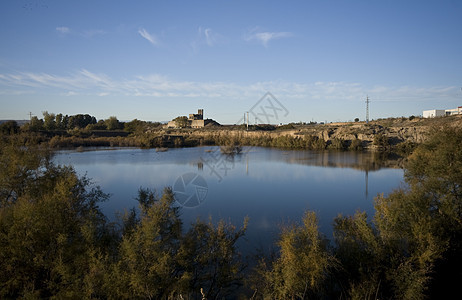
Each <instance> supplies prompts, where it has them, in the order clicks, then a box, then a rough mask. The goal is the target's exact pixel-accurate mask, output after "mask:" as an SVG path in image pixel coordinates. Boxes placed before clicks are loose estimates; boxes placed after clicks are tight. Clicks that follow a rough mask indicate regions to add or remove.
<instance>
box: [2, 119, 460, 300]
mask: <svg viewBox="0 0 462 300" xmlns="http://www.w3.org/2000/svg"><path fill="white" fill-rule="evenodd" d="M17 132H18V131H17V130H14V129H13V130H11V129H9V130H8V131H5V132H4V135H2V136H1V143H0V197H1V198H0V269H1V270H2V272H0V297H1V298H7V299H8V298H20V297H24V298H48V297H51V298H111V299H112V298H117V299H127V298H130V299H132V298H134V299H146V298H148V299H201V298H202V297H203V295H205V297H206V298H207V299H217V298H222V297H227V296H228V297H236V296H237V295H239V293H241V292H238V287H239V286H241V285H243V284H244V283H245V284H246V286H247V290H250V291H251V292H250V295H252V296H253V298H258V299H308V298H315V299H317V298H326V299H329V298H332V299H338V298H344V299H377V298H379V299H422V298H426V297H430V298H434V297H440V298H444V297H445V296H446V295H448V296H449V295H451V294H452V293H456V292H457V291H458V285H457V283H459V282H460V281H461V279H462V275H461V270H462V260H461V257H462V255H461V254H462V221H461V220H462V190H461V183H462V130H461V129H455V128H449V129H448V128H446V129H444V128H442V129H439V130H435V131H434V132H433V133H432V134H431V136H430V137H429V138H428V139H427V141H426V142H425V143H423V144H422V145H420V146H419V147H418V148H417V149H416V150H415V151H414V152H413V154H412V155H410V156H409V157H408V163H407V167H406V171H405V180H406V183H407V184H408V185H407V186H406V187H403V188H401V189H398V190H396V191H395V192H393V193H391V194H390V195H388V196H387V197H384V196H378V197H377V198H376V199H375V215H374V216H372V217H371V218H369V217H368V216H367V215H366V214H365V213H363V212H359V211H358V212H357V213H356V214H355V215H353V216H342V215H339V216H338V217H337V218H336V219H335V220H334V240H333V241H331V242H329V241H328V240H327V239H326V238H325V237H323V236H322V234H320V232H319V230H318V225H317V218H316V215H315V213H313V212H306V214H305V216H304V218H303V220H302V224H299V225H297V224H292V225H289V226H286V227H285V228H284V229H283V230H282V231H281V234H280V238H279V241H278V243H277V247H278V249H279V251H278V253H276V254H275V255H274V257H273V258H266V257H260V258H259V259H258V261H257V264H256V267H255V268H254V269H253V270H247V272H245V273H244V272H243V269H244V267H245V263H244V261H243V259H242V258H241V257H240V255H239V251H238V249H237V248H236V242H237V241H238V240H239V239H240V238H241V237H242V236H243V235H244V234H245V230H246V228H247V221H246V220H244V224H243V225H242V227H241V228H236V227H235V226H233V225H232V224H228V223H225V222H223V221H219V222H218V223H217V224H214V222H212V220H209V221H208V222H204V221H202V220H198V221H197V222H195V223H193V224H191V226H190V227H189V230H188V231H185V230H184V228H183V224H182V222H181V218H180V210H179V208H178V207H176V206H175V205H174V197H173V194H172V191H171V190H170V189H168V188H167V189H165V190H164V192H163V194H162V196H160V197H158V196H157V195H156V194H155V193H154V192H152V191H150V190H148V189H141V188H140V190H139V193H138V202H139V213H137V212H136V211H135V210H134V209H132V210H130V211H126V212H124V213H122V214H121V216H120V220H119V222H117V223H111V222H108V221H107V218H106V217H105V216H104V215H103V214H102V213H101V211H100V210H99V208H98V203H99V202H100V201H104V200H106V199H107V198H108V195H107V194H104V193H103V192H102V191H101V190H100V189H99V188H98V187H94V186H93V185H92V184H91V181H90V180H89V179H87V178H85V177H78V176H77V175H76V173H75V171H74V170H73V168H72V167H67V166H57V165H55V164H53V163H52V161H51V153H49V152H48V151H47V150H46V149H44V148H41V147H40V146H38V144H39V143H38V141H37V140H34V139H33V138H31V136H29V135H21V134H17ZM201 289H202V293H201ZM247 297H248V296H247Z"/></svg>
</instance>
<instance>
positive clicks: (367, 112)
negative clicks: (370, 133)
mask: <svg viewBox="0 0 462 300" xmlns="http://www.w3.org/2000/svg"><path fill="white" fill-rule="evenodd" d="M368 123H369V95H368V96H367V97H366V124H368Z"/></svg>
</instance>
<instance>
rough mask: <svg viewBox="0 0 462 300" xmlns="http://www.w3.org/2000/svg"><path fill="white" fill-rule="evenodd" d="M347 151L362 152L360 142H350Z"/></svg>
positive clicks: (356, 140)
mask: <svg viewBox="0 0 462 300" xmlns="http://www.w3.org/2000/svg"><path fill="white" fill-rule="evenodd" d="M348 149H349V150H353V151H361V150H363V144H362V142H361V140H359V139H354V140H352V141H351V144H350V146H348Z"/></svg>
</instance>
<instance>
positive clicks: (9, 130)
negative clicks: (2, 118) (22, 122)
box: [0, 121, 19, 135]
mask: <svg viewBox="0 0 462 300" xmlns="http://www.w3.org/2000/svg"><path fill="white" fill-rule="evenodd" d="M18 132H19V126H18V123H17V122H16V121H6V122H5V123H2V124H0V133H1V134H4V135H11V134H16V133H18Z"/></svg>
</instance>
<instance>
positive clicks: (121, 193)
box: [54, 147, 403, 248]
mask: <svg viewBox="0 0 462 300" xmlns="http://www.w3.org/2000/svg"><path fill="white" fill-rule="evenodd" d="M54 159H55V161H56V162H57V163H59V164H72V165H74V167H75V169H76V170H77V172H79V173H80V174H87V176H88V177H90V178H92V179H93V180H94V182H95V183H96V184H98V185H100V186H101V187H102V189H103V190H104V191H106V192H108V193H111V195H112V197H111V199H110V200H109V201H108V202H106V203H103V204H102V205H101V207H102V209H103V212H104V213H105V214H106V215H107V216H108V217H110V218H113V216H114V212H115V211H120V210H123V209H129V208H131V207H133V206H136V205H137V203H136V201H135V200H134V197H136V194H137V190H138V189H139V187H150V188H153V189H156V190H157V191H160V192H161V191H162V189H163V188H164V187H165V186H173V185H174V183H175V182H176V181H177V179H178V178H180V177H181V176H183V175H184V174H188V173H197V174H200V176H201V177H203V178H204V180H205V181H206V182H207V186H208V192H207V197H206V199H205V200H204V201H202V202H200V203H199V204H200V205H198V206H195V207H185V208H183V209H182V218H183V221H184V223H185V224H186V225H187V224H190V223H191V222H193V221H194V220H195V219H196V218H197V217H201V218H203V219H207V218H208V217H209V216H211V217H213V219H214V220H218V219H220V218H224V219H226V220H229V221H231V222H233V223H235V224H236V225H238V224H241V223H242V221H243V219H244V217H245V216H249V218H250V222H249V229H248V231H247V234H246V236H247V247H248V248H253V247H256V246H259V245H260V246H262V247H263V248H264V247H267V246H268V245H269V244H271V243H270V241H271V240H272V239H273V238H274V236H275V235H276V234H277V233H278V232H279V226H280V225H281V224H283V223H287V222H290V221H298V220H300V219H301V217H302V215H303V213H304V211H305V210H307V209H310V210H314V211H316V212H317V213H318V216H319V219H320V226H321V230H322V231H323V232H324V233H325V234H326V235H328V236H330V235H331V231H332V230H331V224H332V220H333V218H334V217H335V216H337V215H338V214H339V213H342V214H353V213H354V212H355V211H356V210H358V209H360V210H364V211H366V212H368V213H369V214H371V213H373V197H375V196H376V195H377V194H379V193H385V194H387V193H389V192H390V191H391V190H393V189H394V188H397V187H398V186H399V185H400V182H401V181H402V178H403V171H402V169H400V168H398V167H399V164H400V162H399V160H395V159H390V158H388V157H383V156H378V155H376V154H372V153H354V152H314V151H285V150H278V149H268V148H247V149H244V151H243V153H242V154H239V155H234V156H232V157H229V156H224V155H221V153H220V152H219V148H218V147H198V148H185V149H171V150H168V151H165V152H156V151H155V150H143V149H119V150H99V151H86V152H73V151H62V152H60V153H58V154H57V155H56V157H55V158H54ZM185 188H187V186H185ZM187 192H188V191H186V190H185V193H187ZM191 193H192V192H191Z"/></svg>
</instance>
